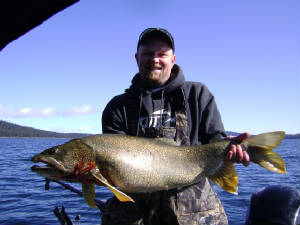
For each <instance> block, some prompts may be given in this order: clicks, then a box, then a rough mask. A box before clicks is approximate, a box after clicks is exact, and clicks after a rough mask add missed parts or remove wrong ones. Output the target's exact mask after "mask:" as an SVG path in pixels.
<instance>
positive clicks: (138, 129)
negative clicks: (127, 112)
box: [136, 92, 143, 136]
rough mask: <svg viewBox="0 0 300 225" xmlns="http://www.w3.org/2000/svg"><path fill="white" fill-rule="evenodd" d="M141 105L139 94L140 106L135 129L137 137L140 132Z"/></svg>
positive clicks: (141, 97) (141, 98)
mask: <svg viewBox="0 0 300 225" xmlns="http://www.w3.org/2000/svg"><path fill="white" fill-rule="evenodd" d="M142 104H143V93H142V92H141V94H140V104H139V114H138V119H137V127H136V136H139V132H140V117H141V111H142Z"/></svg>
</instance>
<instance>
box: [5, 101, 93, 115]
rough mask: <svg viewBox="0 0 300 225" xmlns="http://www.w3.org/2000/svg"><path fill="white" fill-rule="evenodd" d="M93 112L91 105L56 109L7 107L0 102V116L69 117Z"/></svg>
mask: <svg viewBox="0 0 300 225" xmlns="http://www.w3.org/2000/svg"><path fill="white" fill-rule="evenodd" d="M94 112H95V110H94V108H93V107H92V106H91V105H83V106H78V107H73V108H71V109H67V110H58V109H55V108H52V107H47V108H42V109H39V108H31V107H22V108H8V107H5V106H3V105H1V104H0V117H1V118H26V117H43V118H45V117H54V116H56V117H71V116H77V115H90V114H93V113H94Z"/></svg>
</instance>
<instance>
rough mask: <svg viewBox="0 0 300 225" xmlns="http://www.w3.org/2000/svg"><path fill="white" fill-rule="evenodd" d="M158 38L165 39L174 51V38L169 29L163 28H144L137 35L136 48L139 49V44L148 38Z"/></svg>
mask: <svg viewBox="0 0 300 225" xmlns="http://www.w3.org/2000/svg"><path fill="white" fill-rule="evenodd" d="M153 37H155V38H160V39H162V40H164V41H166V42H167V43H168V44H169V45H170V47H171V48H172V49H173V51H175V45H174V39H173V37H172V35H171V34H170V32H169V31H167V30H166V29H164V28H147V29H145V30H144V31H143V32H142V33H141V34H140V37H139V41H138V45H137V49H139V47H140V45H141V44H143V43H144V42H145V41H146V40H148V39H149V38H153Z"/></svg>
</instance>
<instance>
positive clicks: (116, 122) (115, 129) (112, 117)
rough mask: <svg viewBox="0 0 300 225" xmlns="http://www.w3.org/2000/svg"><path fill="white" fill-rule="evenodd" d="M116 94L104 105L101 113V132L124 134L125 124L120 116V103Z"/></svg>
mask: <svg viewBox="0 0 300 225" xmlns="http://www.w3.org/2000/svg"><path fill="white" fill-rule="evenodd" d="M119 99H120V97H119V96H116V97H114V98H113V99H112V100H110V102H109V103H108V104H107V105H106V107H105V109H104V111H103V113H102V133H111V134H125V124H124V122H123V118H122V113H121V112H122V104H120V102H119Z"/></svg>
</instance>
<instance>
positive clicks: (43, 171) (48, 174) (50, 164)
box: [31, 156, 78, 182]
mask: <svg viewBox="0 0 300 225" xmlns="http://www.w3.org/2000/svg"><path fill="white" fill-rule="evenodd" d="M31 161H33V162H35V163H45V164H46V165H42V166H41V165H33V166H32V167H31V170H32V171H33V172H35V173H37V174H39V175H40V176H42V177H45V178H47V179H50V180H65V181H69V182H77V181H78V177H76V176H74V175H73V174H72V173H70V172H69V171H68V170H67V169H66V168H65V167H64V166H63V165H62V164H61V163H59V162H58V161H57V160H56V159H54V158H51V157H50V158H48V157H43V156H35V157H33V158H32V159H31Z"/></svg>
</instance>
